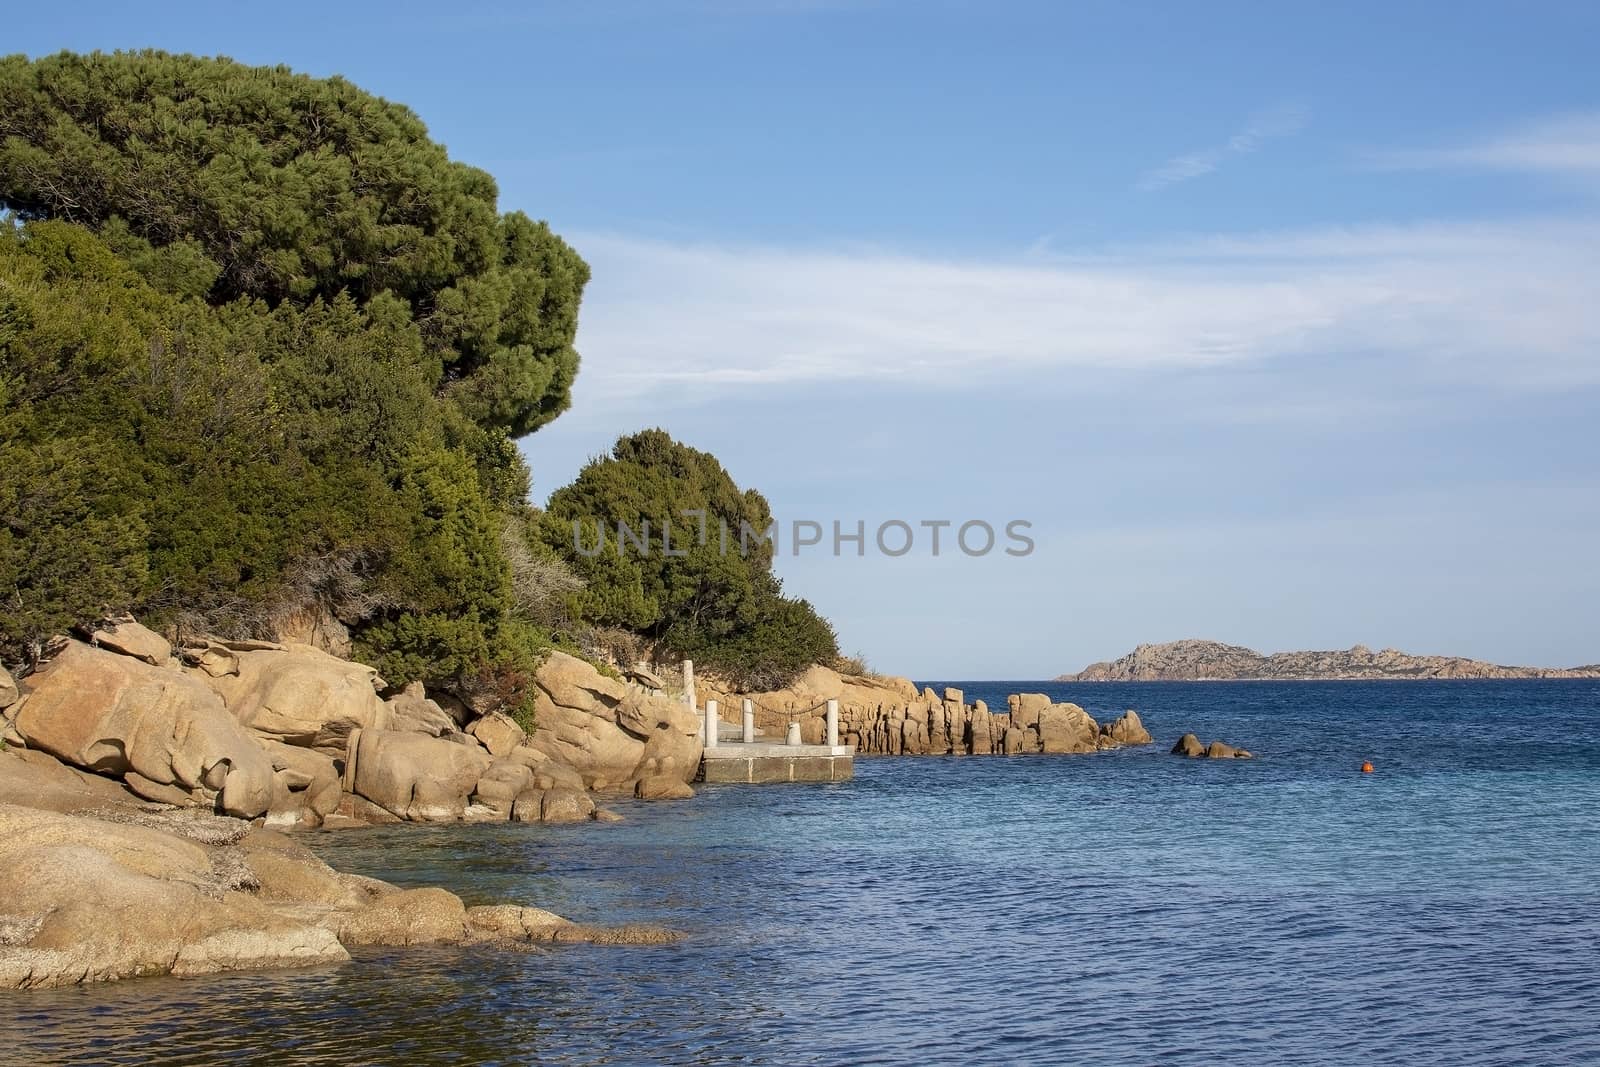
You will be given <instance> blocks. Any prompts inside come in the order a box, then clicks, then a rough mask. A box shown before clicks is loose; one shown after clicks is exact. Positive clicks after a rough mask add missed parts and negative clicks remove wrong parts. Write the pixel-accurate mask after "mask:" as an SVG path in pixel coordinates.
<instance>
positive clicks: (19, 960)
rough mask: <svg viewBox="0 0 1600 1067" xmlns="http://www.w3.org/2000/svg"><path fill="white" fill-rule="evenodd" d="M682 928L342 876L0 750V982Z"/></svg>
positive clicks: (294, 851)
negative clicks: (590, 919)
mask: <svg viewBox="0 0 1600 1067" xmlns="http://www.w3.org/2000/svg"><path fill="white" fill-rule="evenodd" d="M19 799H22V800H25V801H26V802H27V804H28V806H21V805H19V804H17V803H16V801H17V800H19ZM676 936H677V935H676V934H674V933H672V932H671V931H666V930H661V929H659V928H655V927H638V926H631V927H621V928H617V929H605V928H594V927H587V926H581V925H578V924H576V923H571V922H568V921H567V920H565V919H563V918H561V917H560V916H558V915H554V914H552V913H550V912H548V911H544V910H542V909H539V908H532V907H522V906H517V905H497V906H487V907H474V908H468V907H466V906H465V905H464V904H463V903H462V901H461V899H460V898H459V897H457V896H456V895H455V894H453V893H450V892H447V891H445V890H443V889H409V890H401V889H397V888H396V887H394V886H391V885H388V884H386V883H383V882H379V881H377V880H375V879H371V878H362V877H357V876H353V875H343V874H340V873H338V872H337V871H335V870H333V869H332V868H331V867H329V866H328V865H327V864H325V863H323V862H322V861H321V860H319V859H318V858H317V857H315V856H314V855H312V854H311V853H310V852H308V851H307V850H306V849H304V848H302V847H301V846H299V845H297V844H295V843H294V842H293V841H292V840H291V839H289V838H287V837H284V836H282V835H281V834H277V833H274V832H273V831H270V830H266V829H262V828H256V827H252V826H251V825H250V824H249V823H246V822H243V821H240V820H237V819H229V818H219V817H217V816H213V815H208V814H205V813H202V812H198V811H195V810H193V809H174V808H168V807H159V806H152V805H142V804H140V803H138V802H137V800H136V799H135V798H133V797H131V796H129V795H128V794H127V793H126V792H125V791H123V790H122V789H121V788H120V787H119V786H117V785H116V784H115V783H113V782H112V781H110V780H109V779H106V778H102V777H99V776H96V775H92V774H84V773H82V772H78V771H74V770H73V769H72V768H69V767H67V766H65V765H63V764H61V763H59V762H57V761H55V760H54V759H52V758H51V757H49V756H46V755H44V754H43V753H39V752H25V753H18V752H0V989H14V988H37V987H42V986H58V985H70V984H76V983H81V982H92V981H105V980H110V979H118V978H131V977H137V976H143V975H159V974H172V975H202V974H212V973H216V972H220V971H232V970H243V969H255V968H264V967H293V966H305V965H308V964H327V963H337V962H341V961H344V960H347V959H349V953H348V951H347V949H346V946H357V945H417V944H438V943H449V944H470V943H473V942H479V941H547V942H564V941H585V940H588V941H605V942H609V943H616V944H659V943H662V942H665V941H670V940H673V939H675V938H676Z"/></svg>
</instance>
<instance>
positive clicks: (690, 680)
mask: <svg viewBox="0 0 1600 1067" xmlns="http://www.w3.org/2000/svg"><path fill="white" fill-rule="evenodd" d="M683 702H684V703H685V704H687V705H689V710H690V711H693V710H695V709H696V708H697V707H699V705H698V704H696V703H695V700H694V660H692V659H686V660H684V661H683Z"/></svg>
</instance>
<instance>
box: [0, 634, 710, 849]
mask: <svg viewBox="0 0 1600 1067" xmlns="http://www.w3.org/2000/svg"><path fill="white" fill-rule="evenodd" d="M534 682H535V694H534V696H535V709H534V714H535V724H536V725H535V728H534V729H533V732H532V733H531V734H530V733H528V732H526V731H524V729H523V727H522V726H521V725H519V724H518V723H517V722H515V721H513V720H512V719H510V718H509V717H507V716H505V715H503V714H500V713H498V712H489V713H486V714H477V713H474V712H473V711H472V710H471V709H470V708H468V707H467V706H466V705H464V704H462V703H461V702H459V701H453V700H450V701H445V702H444V703H441V702H440V701H436V700H432V699H430V698H429V696H428V694H427V692H426V690H425V689H423V687H422V686H421V685H417V684H413V685H410V686H407V687H406V688H405V689H404V690H401V691H399V692H396V693H393V694H392V695H391V696H390V698H389V699H388V700H385V699H383V695H382V694H383V691H384V690H385V683H384V682H383V681H382V679H380V678H378V677H377V675H376V672H374V671H373V670H372V669H371V668H370V667H365V666H362V665H361V664H358V663H352V662H350V661H348V660H344V659H340V658H339V657H337V656H333V655H330V654H328V653H327V652H324V651H322V650H320V649H316V648H313V647H311V646H308V645H295V644H279V643H274V642H267V641H224V640H220V639H209V638H202V639H198V640H195V641H191V642H188V643H186V644H185V645H184V646H183V647H181V648H179V649H177V650H174V649H173V648H172V646H171V645H169V644H168V643H167V641H166V639H165V638H163V637H161V636H160V635H159V634H156V633H153V632H152V631H150V630H148V629H146V628H145V627H143V626H140V625H139V624H138V623H136V622H134V621H133V620H131V619H120V620H117V621H116V622H115V623H110V624H106V625H103V626H101V627H97V628H94V629H93V630H92V631H90V632H89V633H88V639H87V640H77V639H61V640H60V641H58V642H56V643H55V646H54V649H53V653H52V655H51V656H50V657H49V659H48V660H47V661H46V662H45V663H44V664H43V665H42V667H41V668H40V669H39V670H37V671H35V672H34V673H33V674H32V675H30V676H29V677H27V678H26V679H24V680H23V681H22V683H21V684H18V683H17V682H16V680H14V679H12V677H11V676H10V675H9V674H8V675H6V676H5V677H4V678H3V679H0V700H3V701H4V702H3V703H0V737H4V738H5V739H6V741H7V742H8V743H10V744H15V745H23V746H26V747H27V748H29V749H37V750H40V751H43V752H47V753H49V754H50V755H52V756H54V757H56V758H57V759H59V760H61V761H62V762H64V763H67V764H69V765H71V766H73V767H77V768H80V769H82V770H85V771H90V772H93V773H95V774H98V775H104V776H107V777H110V778H114V779H117V780H118V781H120V782H122V783H123V784H124V785H126V786H127V788H128V789H129V790H131V791H133V792H134V793H136V794H137V795H138V796H140V797H142V798H144V799H146V800H150V801H156V802H161V803H166V804H173V805H180V806H191V807H198V808H201V809H204V810H210V811H217V812H219V813H223V814H227V815H233V816H237V817H239V818H243V819H261V820H263V822H264V824H265V825H266V826H269V827H271V828H274V829H297V828H309V827H317V826H323V825H327V826H335V825H350V824H354V823H372V822H387V821H397V820H404V821H415V822H454V821H473V822H482V821H491V820H501V821H506V820H517V821H544V822H570V821H574V820H577V819H584V818H589V817H591V816H593V814H594V812H595V811H596V810H597V809H596V807H595V804H594V802H593V801H592V800H591V799H590V798H589V797H588V795H587V790H591V789H594V790H608V789H611V790H618V791H622V790H632V789H633V787H634V785H635V783H638V782H641V781H650V782H651V783H652V785H651V786H650V787H649V788H648V790H647V791H648V792H650V793H651V794H652V795H663V796H664V795H668V794H672V795H679V796H681V795H683V792H684V790H686V789H687V788H688V786H687V782H688V781H689V780H690V779H692V778H693V776H694V774H695V772H696V771H697V770H698V767H699V762H700V749H701V740H700V737H699V727H700V722H699V718H698V716H696V715H695V714H693V713H692V712H690V711H689V709H688V708H686V707H685V706H684V705H683V704H682V703H680V702H678V701H675V700H672V699H669V698H668V697H667V696H665V695H664V694H662V693H660V692H657V691H654V690H651V689H647V688H645V687H643V686H640V685H630V684H627V683H624V682H620V681H617V680H615V679H613V678H610V677H608V676H606V675H604V674H602V673H601V672H600V671H599V670H598V669H596V668H595V667H594V666H593V665H591V664H589V663H587V662H585V661H583V660H580V659H576V658H574V657H572V656H568V655H565V654H563V653H560V652H551V653H550V654H549V656H548V657H547V658H546V660H545V661H544V662H543V663H542V664H541V665H540V667H539V668H538V669H537V671H536V672H535V675H534ZM668 780H670V781H673V782H675V783H676V787H675V788H671V787H668V786H667V785H666V784H664V783H665V782H666V781H668Z"/></svg>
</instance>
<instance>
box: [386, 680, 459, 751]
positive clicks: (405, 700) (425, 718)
mask: <svg viewBox="0 0 1600 1067" xmlns="http://www.w3.org/2000/svg"><path fill="white" fill-rule="evenodd" d="M387 703H388V705H389V729H391V730H400V731H402V732H404V733H415V734H427V735H428V736H429V737H443V736H445V735H446V734H449V733H453V732H454V731H455V730H456V727H457V726H458V725H459V724H458V723H457V722H456V720H455V718H454V717H453V716H451V714H450V713H449V712H447V711H445V710H444V708H443V707H442V706H441V705H440V704H439V703H438V701H435V700H429V699H428V692H427V690H426V689H424V688H423V686H422V683H421V682H412V683H411V684H410V685H408V686H406V687H405V689H403V690H401V691H400V693H398V694H397V695H395V696H393V697H391V698H390V699H389V700H388V701H387Z"/></svg>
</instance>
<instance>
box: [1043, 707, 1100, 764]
mask: <svg viewBox="0 0 1600 1067" xmlns="http://www.w3.org/2000/svg"><path fill="white" fill-rule="evenodd" d="M1038 729H1039V747H1040V750H1041V751H1043V752H1053V753H1073V752H1094V751H1096V750H1097V749H1098V747H1099V744H1098V739H1099V735H1100V725H1099V724H1098V723H1096V722H1095V721H1094V719H1092V718H1090V716H1089V713H1088V712H1086V711H1084V710H1083V709H1082V708H1080V707H1079V706H1078V705H1076V704H1051V705H1049V706H1048V707H1045V708H1043V709H1041V710H1040V712H1039V726H1038Z"/></svg>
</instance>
